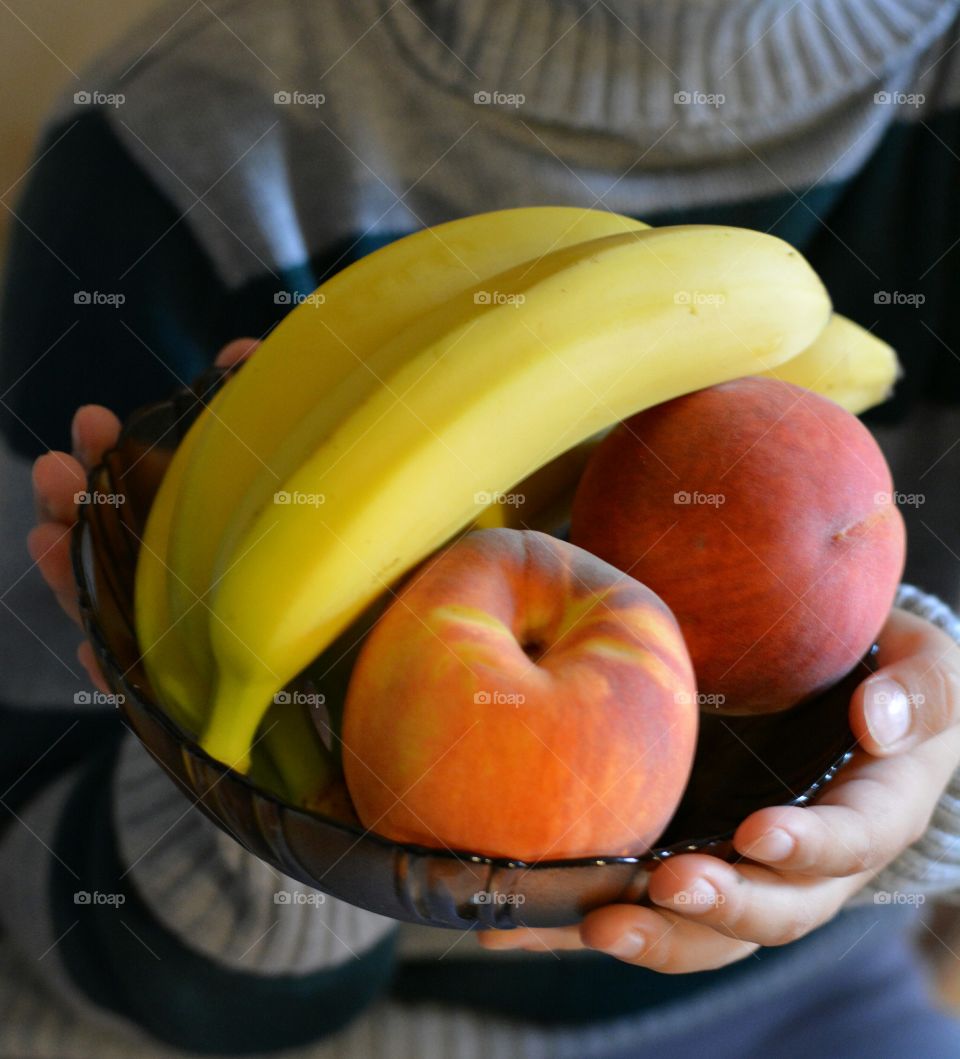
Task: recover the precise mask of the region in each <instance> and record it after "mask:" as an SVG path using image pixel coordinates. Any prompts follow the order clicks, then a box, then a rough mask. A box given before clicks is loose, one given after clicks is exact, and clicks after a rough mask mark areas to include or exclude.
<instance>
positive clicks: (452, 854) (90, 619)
mask: <svg viewBox="0 0 960 1059" xmlns="http://www.w3.org/2000/svg"><path fill="white" fill-rule="evenodd" d="M212 370H214V371H216V370H217V369H212ZM220 374H221V375H226V374H229V372H222V371H221V372H220ZM202 377H203V376H201V378H202ZM186 396H193V397H194V398H196V394H195V391H193V390H192V389H191V388H189V387H180V388H178V389H177V390H176V391H175V392H174V393H173V394H172V395H171V396H170V397H169V398H167V399H166V400H160V401H153V402H150V403H149V404H145V405H143V406H141V407H139V408H137V409H136V410H135V411H134V412H132V413H131V414H130V415H129V416H128V417H127V419H126V420H125V421H124V422H123V424H122V426H121V430H120V434H119V436H118V438H117V442H116V444H114V445H113V446H111V447H110V448H109V449H107V450H105V451H104V453H103V456H102V457H101V459H100V461H99V462H98V463H96V464H95V465H94V466H93V467H91V469H90V471H89V473H88V474H87V491H88V492H91V493H92V492H96V491H97V489H98V486H97V482H98V480H99V479H100V478H101V477H103V476H104V475H106V476H109V477H110V478H111V481H112V472H111V470H110V465H109V458H110V457H111V456H112V455H114V454H120V453H121V452H122V447H123V444H124V442H125V441H126V440H127V439H128V438H129V437H130V436H131V435H132V434H133V432H134V428H135V427H136V425H137V424H138V423H139V422H140V421H141V420H142V419H144V418H146V417H147V416H149V415H150V414H153V413H155V412H156V411H157V410H159V409H162V408H164V407H169V406H170V405H171V404H173V403H174V402H175V401H176V400H177V399H178V398H180V397H186ZM93 510H95V507H94V505H92V504H80V505H78V506H77V517H76V522H75V523H74V525H73V527H72V529H71V534H70V558H71V566H72V570H73V577H74V581H75V587H76V590H77V603H78V606H79V610H80V616H81V619H82V623H83V628H84V632H85V633H86V635H87V636H88V637H89V639H90V641H91V644H92V646H93V647H94V650H95V653H96V654H97V657H98V659H99V660H100V661H102V662H104V663H106V664H107V665H108V666H109V669H110V671H111V672H110V673H108V674H105V675H108V676H111V677H113V679H115V680H116V681H117V682H119V683H120V684H121V685H122V687H123V692H124V700H123V702H121V703H119V709H120V712H121V713H122V714H123V715H124V717H125V719H127V720H129V718H127V714H128V710H129V707H128V706H127V703H128V701H129V700H130V699H134V700H136V703H137V706H138V708H139V709H140V710H142V711H143V712H145V713H146V714H147V715H148V716H149V718H150V720H151V721H152V722H153V723H155V724H159V725H160V726H161V727H162V728H163V729H164V730H165V731H166V732H167V734H168V735H169V736H171V737H172V738H173V740H174V742H175V743H176V745H177V746H178V747H179V749H180V752H181V754H187V755H190V756H191V757H193V758H195V759H198V760H199V761H200V762H201V763H202V764H203V765H204V766H205V767H206V768H208V769H213V771H215V772H217V773H218V774H219V778H218V779H217V780H216V781H215V783H214V784H212V785H211V786H210V787H209V788H208V790H207V792H205V793H208V792H209V791H210V790H212V789H213V787H214V786H216V784H218V783H220V782H221V781H222V780H223V779H225V778H227V777H229V778H230V780H231V782H233V783H239V784H240V785H241V786H243V787H245V788H247V790H248V792H249V793H250V795H251V796H252V797H254V798H257V799H260V800H261V801H265V802H268V803H272V804H273V805H275V806H276V807H278V808H279V809H280V810H281V811H282V812H283V813H294V814H297V815H298V816H303V817H307V818H310V819H313V820H319V821H321V822H322V823H323V824H324V825H326V826H332V827H334V828H335V829H336V830H338V831H341V832H343V833H344V834H347V835H351V836H353V837H354V838H356V839H358V840H371V841H373V842H375V843H377V844H378V845H381V846H383V847H385V848H387V849H390V850H393V851H394V852H399V853H405V854H408V855H413V856H418V857H423V856H430V857H441V858H443V859H445V860H449V861H456V862H458V863H464V862H469V863H471V864H479V865H485V866H487V867H489V868H491V869H497V870H517V869H520V870H523V871H524V872H527V871H538V870H540V871H542V870H548V869H551V868H590V867H604V866H608V865H646V864H653V863H659V862H661V861H664V860H668V859H669V858H671V857H674V856H677V855H678V854H681V853H695V852H696V853H698V852H704V851H706V850H710V849H713V848H715V847H717V846H719V845H722V844H723V843H725V842H729V841H730V839H732V837H733V835H734V831H735V829H730V830H727V831H723V832H719V833H716V834H713V835H709V836H706V837H704V838H698V839H690V840H681V841H679V842H675V843H672V844H670V845H666V846H656V845H654V846H652V847H651V848H650V849H649V850H648V851H647V852H646V853H639V854H630V855H616V856H603V855H599V856H584V857H566V858H557V859H550V860H547V859H544V860H536V861H526V860H520V859H515V858H509V857H493V856H488V855H486V854H481V853H476V852H472V851H469V850H454V849H451V848H449V847H445V848H437V847H434V846H422V845H417V844H415V843H407V842H397V841H395V840H393V839H390V838H387V837H386V836H384V835H381V834H379V833H378V832H376V831H373V830H371V829H369V828H365V827H363V826H362V825H360V826H358V825H356V824H352V823H350V822H349V821H346V820H341V819H338V818H337V817H333V816H328V815H327V814H326V813H322V812H318V811H317V810H314V809H309V808H307V807H306V806H298V805H294V804H292V803H291V802H288V801H285V800H284V799H283V798H281V797H279V796H278V795H276V794H274V793H272V792H271V791H268V790H265V789H264V788H262V787H259V786H257V785H256V784H255V783H254V782H253V781H252V780H251V779H250V778H249V777H247V776H245V775H244V774H243V773H241V772H237V771H236V770H235V769H233V768H231V767H230V766H229V765H226V764H225V763H224V762H222V761H218V760H217V759H216V758H214V757H211V756H210V754H208V753H207V752H206V751H205V750H204V749H203V747H202V746H201V745H200V744H199V743H198V742H197V741H196V740H195V739H194V738H193V737H192V736H191V735H190V734H189V733H187V732H186V731H184V729H182V728H181V727H180V726H179V725H178V724H177V723H176V722H175V721H174V720H173V719H172V718H171V717H170V716H169V715H168V714H167V713H166V712H165V711H164V710H163V709H162V708H161V707H160V705H159V704H158V703H155V702H154V701H153V700H152V699H151V698H149V697H148V696H147V695H146V693H145V691H144V689H143V688H141V687H140V686H139V685H138V684H136V683H134V682H132V681H130V680H128V679H127V677H126V675H125V673H124V672H122V671H121V666H120V664H119V663H118V661H117V659H116V656H115V655H114V653H113V650H112V649H111V647H110V645H109V643H108V641H107V636H106V633H105V631H104V629H103V628H102V625H101V623H100V620H99V618H98V616H97V610H96V606H95V603H94V595H93V593H92V592H91V585H90V583H89V580H88V577H87V571H86V569H85V565H84V545H85V541H86V540H88V539H89V538H90V528H89V525H88V521H89V519H90V513H91V511H93ZM91 548H92V543H91ZM131 632H132V635H133V637H134V640H135V641H136V630H135V628H134V629H131ZM137 649H138V650H139V643H138V644H137ZM876 649H877V645H876V644H874V645H873V646H872V647H871V648H870V650H869V651H868V652H867V656H872V655H875V653H876ZM867 656H865V657H867ZM140 660H142V655H141V656H139V658H138V661H140ZM856 664H857V665H860V664H862V660H861V661H858V662H857V663H856ZM841 679H843V678H841ZM111 682H112V681H111ZM125 727H127V728H128V729H130V730H131V731H132V734H133V735H134V736H135V737H136V738H137V739H138V740H139V736H138V734H137V732H136V730H135V729H132V728H131V726H130V724H125ZM139 741H140V742H141V743H142V742H143V741H142V740H139ZM147 749H148V750H149V747H148V748H147ZM854 749H855V744H854V746H851V747H850V748H848V749H847V750H846V751H845V752H844V753H843V755H842V756H838V757H837V758H836V759H835V760H834V761H833V762H832V763H831V765H830V766H829V767H828V768H827V769H826V770H825V771H824V772H823V773H821V774H820V775H819V776H818V777H817V778H816V779H815V780H814V781H812V782H811V783H810V784H808V785H807V787H805V788H804V791H803V792H802V793H801V794H799V795H797V796H795V797H793V798H790V799H787V800H785V801H783V802H781V803H778V804H781V805H786V806H793V805H806V804H808V803H809V801H810V800H811V799H812V798H813V797H814V795H815V794H816V793H817V792H819V790H820V788H821V787H823V786H824V785H825V784H826V783H828V782H830V780H832V779H833V778H834V776H835V775H836V774H837V772H839V770H840V769H841V768H842V767H843V766H844V765H845V764H846V763H847V762H848V761H849V760H850V758H851V757H852V756H853V753H854ZM151 754H152V752H151ZM152 756H154V757H155V755H153V754H152ZM160 764H161V765H163V762H160ZM163 767H164V768H165V769H166V771H169V769H168V768H167V766H166V765H163ZM191 793H192V794H194V795H196V799H195V801H194V807H196V805H198V804H199V803H200V802H202V801H203V798H204V795H200V794H198V793H197V792H196V791H192V792H191ZM669 826H670V821H668V822H667V825H666V827H665V829H664V832H662V833H665V832H666V829H667V828H669Z"/></svg>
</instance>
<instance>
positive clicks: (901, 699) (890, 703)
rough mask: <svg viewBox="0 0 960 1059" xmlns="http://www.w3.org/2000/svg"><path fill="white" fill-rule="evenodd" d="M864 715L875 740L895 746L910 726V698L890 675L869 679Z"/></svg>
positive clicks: (885, 744) (881, 744)
mask: <svg viewBox="0 0 960 1059" xmlns="http://www.w3.org/2000/svg"><path fill="white" fill-rule="evenodd" d="M864 716H865V717H866V721H867V728H868V730H869V732H870V735H871V736H873V738H874V739H875V740H876V742H877V743H879V744H880V746H892V745H893V744H894V743H896V742H898V741H899V740H901V739H902V738H903V737H904V736H905V735H906V734H907V731H908V730H909V728H910V702H909V700H908V699H907V694H906V692H905V691H904V690H903V688H902V687H900V685H899V684H898V683H897V682H896V681H895V680H891V679H890V678H889V677H878V678H877V679H876V680H869V681H867V687H866V692H865V694H864Z"/></svg>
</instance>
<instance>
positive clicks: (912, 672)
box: [850, 608, 960, 757]
mask: <svg viewBox="0 0 960 1059" xmlns="http://www.w3.org/2000/svg"><path fill="white" fill-rule="evenodd" d="M879 643H880V651H879V654H878V656H877V661H878V663H879V666H880V668H879V669H878V670H877V672H876V673H874V674H873V675H872V676H870V677H868V678H867V679H866V680H865V681H864V682H863V683H862V684H861V685H860V686H859V687H858V688H857V690H856V691H855V692H854V694H853V698H852V699H851V702H850V727H851V729H852V731H853V734H854V735H855V736H856V737H857V739H858V740H859V742H860V745H861V746H862V747H863V748H864V749H865V750H866V751H867V752H868V753H870V754H874V755H876V756H878V757H883V756H886V755H889V754H899V753H901V752H902V751H904V750H909V749H910V748H911V747H914V746H916V745H917V744H918V743H922V742H924V741H925V740H927V739H930V738H932V737H933V736H936V735H939V734H940V733H941V732H945V731H946V730H947V729H948V728H950V727H952V726H953V725H955V724H960V646H958V645H957V644H956V643H955V642H954V641H953V640H952V639H951V638H950V637H949V636H948V635H947V634H946V633H945V632H943V630H942V629H939V628H937V626H936V625H932V624H931V623H930V622H928V621H927V620H926V619H924V618H920V617H918V616H917V615H916V614H910V613H909V612H907V611H905V610H898V609H896V608H895V609H894V610H892V611H891V612H890V617H889V618H888V619H887V623H886V625H885V626H884V627H883V631H882V632H881V633H880V638H879Z"/></svg>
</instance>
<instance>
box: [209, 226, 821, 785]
mask: <svg viewBox="0 0 960 1059" xmlns="http://www.w3.org/2000/svg"><path fill="white" fill-rule="evenodd" d="M484 286H485V287H486V288H490V287H492V288H493V289H495V290H496V291H498V292H499V293H500V297H499V298H498V299H497V300H496V301H495V302H493V303H491V304H478V303H477V300H475V298H474V294H475V293H477V290H478V289H477V288H474V289H473V290H468V291H466V292H465V293H464V294H461V295H460V296H458V297H453V298H451V299H450V300H449V301H448V302H446V303H445V304H443V305H441V306H440V307H439V308H438V309H436V310H435V311H434V312H432V313H430V314H428V315H426V316H422V317H421V318H420V319H418V320H416V321H415V322H414V323H413V324H411V325H410V326H408V327H406V328H405V329H404V330H403V331H400V332H399V333H398V334H396V336H395V337H394V338H393V339H391V341H389V342H388V343H387V344H386V345H385V346H383V348H381V349H379V350H377V351H376V352H375V353H374V354H373V355H372V356H371V357H370V358H369V360H368V363H367V365H366V367H364V368H362V369H358V370H362V371H366V370H369V371H371V372H372V373H373V374H374V375H375V376H376V377H377V378H378V379H380V380H381V383H380V384H379V385H377V386H376V387H374V388H373V389H372V390H369V391H368V392H367V393H366V395H365V399H364V400H362V401H361V402H359V403H354V402H353V401H352V399H347V397H346V396H345V395H346V394H351V397H352V393H353V391H352V389H351V380H350V379H345V380H344V383H343V385H342V386H341V387H339V388H338V390H337V391H335V392H333V393H331V395H330V399H331V400H332V401H333V403H334V407H336V408H338V409H340V410H341V412H342V413H343V414H342V415H341V417H340V419H339V421H337V422H336V423H335V425H334V428H333V429H332V430H330V431H329V433H328V434H327V435H326V436H323V435H321V436H320V437H319V438H318V444H317V446H316V448H315V450H314V451H313V453H312V454H311V455H310V456H309V458H308V459H306V461H305V462H304V463H303V464H302V466H300V467H299V468H298V469H297V470H296V471H295V472H294V473H293V474H292V475H291V476H290V477H289V478H288V479H287V480H286V481H285V482H284V484H283V489H284V491H286V492H288V493H290V494H291V495H297V494H299V495H305V496H309V495H311V494H313V495H317V496H320V495H322V497H323V503H319V504H317V505H316V506H309V505H295V504H290V505H285V506H279V505H271V506H269V507H266V508H264V510H263V511H262V512H261V513H260V514H259V516H258V517H257V518H256V519H255V520H254V521H253V522H252V523H251V524H250V526H249V527H248V528H247V530H246V532H245V534H244V535H243V537H241V538H240V539H239V541H238V543H237V544H236V546H235V547H234V550H233V552H232V554H231V555H230V557H229V562H228V564H227V565H226V567H225V571H224V574H223V576H222V580H221V581H220V583H219V585H218V587H217V589H216V591H215V593H214V595H213V601H212V619H211V621H210V639H211V646H212V648H213V652H214V656H215V659H216V665H217V679H216V687H215V694H214V700H213V709H212V713H211V715H210V720H209V724H208V726H207V728H206V730H205V732H204V734H203V737H202V745H203V746H204V747H205V749H206V750H207V751H208V753H210V754H211V755H212V756H214V757H216V758H219V759H220V760H222V761H228V762H230V763H238V765H239V767H241V768H242V767H243V766H244V764H245V761H246V755H247V752H248V748H249V746H250V742H251V739H252V737H253V734H254V732H255V731H256V728H257V725H258V724H259V722H260V719H261V718H262V716H263V714H264V711H265V709H266V708H267V705H268V704H269V702H270V701H271V697H272V695H273V694H274V692H275V691H276V690H277V688H278V687H281V686H282V685H283V684H284V683H285V682H286V681H288V680H289V679H290V678H291V677H292V676H293V675H294V674H296V673H298V672H299V671H300V670H302V669H303V668H304V666H306V665H307V664H308V663H309V662H310V660H311V659H312V658H314V657H315V656H316V655H317V654H318V653H319V652H320V651H321V650H323V649H324V647H325V646H326V645H327V644H329V643H330V641H331V640H332V639H333V638H334V637H335V636H336V635H337V634H338V633H339V632H340V631H341V630H342V629H343V628H344V627H345V626H346V625H347V624H348V623H349V622H350V621H351V620H352V619H353V618H355V617H356V615H357V614H358V613H360V611H361V610H362V609H363V608H364V607H365V606H366V605H367V604H369V603H370V602H371V600H373V599H374V598H376V597H377V595H378V594H380V593H381V592H382V591H383V589H384V587H386V586H388V585H389V584H392V583H394V582H395V581H396V580H397V578H399V577H400V576H402V575H403V574H404V573H406V572H407V571H408V570H410V569H411V567H413V566H414V565H415V564H416V563H418V562H419V561H421V560H422V559H423V558H425V557H426V556H427V555H429V554H430V553H431V552H432V551H433V550H435V549H436V548H437V547H439V546H440V545H441V544H443V543H444V542H445V541H446V540H448V539H449V538H450V537H451V536H452V535H454V534H455V533H457V532H459V531H460V530H462V529H463V528H464V527H466V526H469V525H470V523H471V522H473V521H474V520H475V519H476V518H477V515H478V513H479V510H480V509H481V508H482V507H483V506H484V503H483V501H482V500H480V501H478V494H479V493H489V494H495V493H499V492H504V491H506V490H508V489H509V488H510V487H511V485H512V484H513V483H515V482H518V481H520V480H522V479H523V478H524V476H525V475H527V474H529V473H530V472H531V471H533V470H535V469H536V468H537V467H540V466H542V465H543V464H545V463H547V462H548V461H550V460H551V459H553V458H555V457H556V456H558V455H559V454H561V453H562V452H565V451H566V450H567V449H570V448H571V447H573V446H574V445H577V444H579V443H580V442H581V441H583V440H585V439H586V438H589V437H590V436H591V435H593V434H595V433H597V432H598V431H599V430H602V429H604V428H605V427H608V426H609V425H610V424H611V423H614V422H616V421H617V420H619V419H621V418H624V417H625V416H628V415H631V414H632V413H634V412H636V411H639V410H640V409H642V408H646V407H649V406H651V405H653V404H657V403H660V402H662V401H666V400H669V399H671V398H673V397H676V396H678V395H679V394H682V393H685V392H689V391H691V390H696V389H700V388H701V387H704V386H709V385H712V384H715V383H718V382H722V381H725V380H727V379H732V378H737V377H739V376H742V375H749V374H756V373H758V372H761V371H765V370H771V369H773V368H775V367H776V366H777V365H778V364H780V363H782V362H784V361H786V360H788V359H789V358H790V357H792V356H795V355H796V354H797V353H799V352H800V351H801V350H803V349H804V348H806V347H807V346H809V345H810V344H811V343H812V342H813V341H814V339H815V338H816V337H817V335H818V334H819V333H820V331H821V330H822V329H823V328H824V326H825V325H826V323H827V320H828V318H829V315H830V301H829V298H828V296H827V293H826V291H825V290H824V288H823V285H822V284H821V283H820V281H819V279H818V278H817V276H816V274H815V273H814V272H813V270H812V269H811V268H810V266H809V265H808V264H807V262H806V261H805V260H804V258H803V257H802V256H801V255H800V254H798V253H797V252H796V251H795V250H793V249H792V248H791V247H789V246H788V245H787V244H785V243H783V242H782V241H780V240H779V239H776V238H774V237H772V236H768V235H764V234H762V233H759V232H753V231H747V230H743V229H732V228H723V227H711V226H683V227H676V228H661V229H649V230H646V231H642V232H639V233H635V232H634V233H628V234H620V235H612V236H607V237H605V238H600V239H595V240H592V241H591V242H589V243H580V244H578V245H574V246H572V247H568V248H565V249H562V250H555V251H553V252H552V253H550V254H548V255H546V256H544V257H542V258H540V259H539V260H538V261H536V262H534V263H533V264H528V265H525V266H522V267H521V268H518V269H514V270H513V271H510V272H506V273H504V274H502V275H500V276H498V277H496V278H495V280H489V281H487V283H486V284H484ZM681 288H682V289H681ZM704 292H705V293H704ZM344 410H345V411H344Z"/></svg>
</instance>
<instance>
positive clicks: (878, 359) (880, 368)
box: [475, 313, 900, 532]
mask: <svg viewBox="0 0 960 1059" xmlns="http://www.w3.org/2000/svg"><path fill="white" fill-rule="evenodd" d="M760 374H761V375H764V376H766V377H767V378H771V379H780V380H782V381H784V382H792V383H794V384H795V385H797V386H803V387H805V388H806V389H808V390H813V391H814V392H815V393H819V394H821V395H822V396H824V397H829V398H830V399H831V400H833V401H835V402H836V403H837V404H839V405H840V406H841V407H843V408H846V410H847V411H848V412H852V413H853V414H854V415H860V413H861V412H865V411H866V410H867V409H868V408H873V407H874V405H878V404H882V403H883V401H885V400H886V399H887V398H888V397H889V396H890V393H891V392H892V390H893V385H894V383H895V382H896V381H897V379H898V378H899V376H900V365H899V362H898V361H897V355H896V353H895V352H894V350H893V349H892V347H891V346H889V345H887V343H886V342H883V341H881V340H880V339H879V338H877V337H876V335H873V334H871V333H870V332H869V331H868V330H866V328H864V327H861V326H860V325H859V324H856V323H854V322H853V321H852V320H849V319H847V317H845V316H841V315H840V314H839V313H834V314H833V315H832V316H831V317H830V320H829V322H828V323H827V326H826V327H825V328H824V329H823V330H822V331H821V332H820V334H819V335H818V336H817V337H816V339H814V341H813V342H812V343H811V344H810V345H809V346H807V348H806V349H805V350H803V351H802V352H800V353H798V354H797V355H796V356H795V357H791V358H790V359H789V360H788V361H785V362H784V363H783V364H781V365H780V366H779V367H777V368H774V369H773V370H772V371H764V372H760ZM599 441H600V436H598V437H596V438H591V439H589V440H587V441H585V442H583V443H582V444H581V445H578V446H576V447H575V448H573V449H570V450H569V451H568V452H565V453H564V454H563V455H562V456H558V457H557V458H556V459H555V460H553V461H551V462H550V463H548V464H547V465H546V466H544V467H541V468H540V469H539V470H538V471H535V472H534V473H533V474H532V475H530V476H529V477H527V478H525V479H524V480H523V481H522V482H518V483H517V484H516V485H515V486H513V487H512V488H511V489H510V490H509V492H508V493H507V494H506V495H505V496H504V497H498V498H494V500H493V502H491V504H490V505H489V507H487V508H486V509H485V510H484V511H483V512H482V513H481V514H480V517H479V518H478V519H477V521H476V523H475V525H476V528H477V529H485V528H492V527H508V528H511V529H539V530H544V531H546V532H552V531H554V530H556V529H557V528H558V527H559V526H561V525H563V523H564V522H566V521H567V519H568V518H569V515H570V500H571V498H572V497H573V494H574V493H575V492H576V488H577V483H578V481H579V479H580V475H581V473H582V472H583V468H584V467H585V466H586V463H587V460H588V459H589V458H590V454H591V453H592V452H593V450H594V448H595V447H596V445H597V443H598V442H599Z"/></svg>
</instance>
